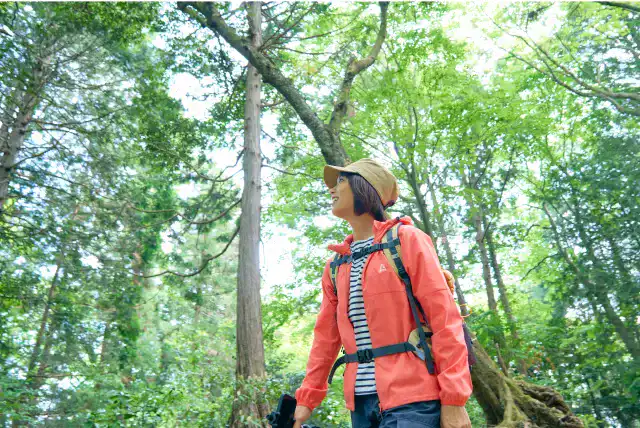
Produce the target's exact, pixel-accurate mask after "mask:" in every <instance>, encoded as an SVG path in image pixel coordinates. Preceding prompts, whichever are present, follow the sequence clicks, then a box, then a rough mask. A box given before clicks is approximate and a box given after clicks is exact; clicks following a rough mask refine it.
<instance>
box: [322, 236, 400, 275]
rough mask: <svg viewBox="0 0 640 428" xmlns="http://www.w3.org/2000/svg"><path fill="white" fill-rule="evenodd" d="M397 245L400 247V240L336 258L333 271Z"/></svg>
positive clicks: (370, 246)
mask: <svg viewBox="0 0 640 428" xmlns="http://www.w3.org/2000/svg"><path fill="white" fill-rule="evenodd" d="M396 245H400V240H399V239H394V240H393V241H389V242H384V243H377V244H371V245H369V246H368V247H365V248H363V249H361V250H358V251H356V252H354V253H352V254H346V255H344V256H342V257H336V258H335V259H333V261H332V262H331V265H330V267H331V268H332V269H333V268H337V267H338V266H340V265H343V264H345V263H352V262H353V261H355V260H358V259H360V258H362V257H365V256H368V255H369V254H371V253H375V252H377V251H383V250H386V249H387V248H394V247H395V246H396Z"/></svg>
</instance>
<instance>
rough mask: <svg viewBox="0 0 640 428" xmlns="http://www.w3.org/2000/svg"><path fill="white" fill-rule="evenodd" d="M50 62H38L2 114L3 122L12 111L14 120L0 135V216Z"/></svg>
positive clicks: (48, 60)
mask: <svg viewBox="0 0 640 428" xmlns="http://www.w3.org/2000/svg"><path fill="white" fill-rule="evenodd" d="M50 60H51V59H50V57H46V58H44V59H41V60H39V61H37V62H36V66H35V67H34V70H33V74H32V76H31V79H30V80H29V81H28V82H27V83H26V86H27V87H26V89H24V90H23V89H16V91H15V92H14V93H13V94H12V96H10V97H7V99H8V102H7V103H6V105H5V106H3V107H4V108H5V109H6V110H7V111H5V112H4V113H5V114H4V119H5V120H6V119H9V118H10V117H12V114H13V112H14V111H15V115H16V116H15V119H14V120H13V121H7V122H5V123H4V124H3V127H2V129H3V132H2V134H0V136H1V137H2V138H1V139H0V155H1V157H0V213H2V212H3V210H4V207H5V204H6V202H7V199H8V198H9V182H10V181H11V173H12V171H13V169H14V168H15V165H16V161H17V159H18V154H19V153H20V150H21V149H22V146H23V144H24V140H25V138H26V135H27V127H28V126H29V124H30V123H31V120H32V118H33V113H34V111H35V109H36V106H37V105H38V103H39V101H40V96H41V92H42V90H43V88H44V85H45V82H46V75H47V73H48V72H49V70H48V68H49V62H50ZM20 84H22V83H20ZM3 104H5V103H3Z"/></svg>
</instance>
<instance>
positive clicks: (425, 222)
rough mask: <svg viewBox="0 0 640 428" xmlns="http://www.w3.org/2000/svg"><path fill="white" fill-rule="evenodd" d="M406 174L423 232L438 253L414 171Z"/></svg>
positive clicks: (429, 218) (436, 240)
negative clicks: (429, 238)
mask: <svg viewBox="0 0 640 428" xmlns="http://www.w3.org/2000/svg"><path fill="white" fill-rule="evenodd" d="M406 172H407V180H408V181H409V186H411V190H412V191H413V196H414V197H415V198H416V205H417V206H418V211H419V212H420V220H421V221H422V224H423V225H424V232H425V233H426V234H427V235H429V236H430V237H431V241H432V242H433V247H434V248H435V249H436V252H438V239H437V236H435V234H434V233H433V222H432V221H431V216H430V215H429V208H428V207H427V202H426V201H425V200H424V195H423V194H422V191H421V190H420V183H418V178H417V174H416V171H415V169H414V168H411V170H408V171H406Z"/></svg>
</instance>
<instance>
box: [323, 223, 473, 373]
mask: <svg viewBox="0 0 640 428" xmlns="http://www.w3.org/2000/svg"><path fill="white" fill-rule="evenodd" d="M401 226H402V223H398V224H396V225H394V226H393V227H391V228H390V229H389V230H388V231H387V233H386V234H385V236H384V237H383V238H382V242H380V243H378V244H373V245H371V246H369V247H367V248H365V249H363V250H360V251H357V252H355V253H353V254H348V255H345V256H341V255H340V254H337V255H336V256H335V258H334V259H333V261H332V262H331V263H330V265H329V268H330V277H331V283H332V285H333V291H334V293H335V295H336V297H337V296H338V289H337V287H336V276H337V274H338V268H339V267H340V266H341V265H343V264H345V263H351V262H352V261H353V260H355V259H358V258H361V257H365V256H368V255H369V254H371V253H374V252H377V251H383V252H384V255H385V256H386V258H387V260H388V261H389V264H390V265H391V266H392V267H393V270H394V271H395V272H396V274H397V275H398V276H399V277H400V279H401V280H402V282H403V283H404V284H405V290H406V292H407V298H408V299H409V306H410V307H411V313H412V315H413V319H414V321H415V323H416V329H415V330H413V331H412V332H411V334H410V335H409V339H408V340H407V342H402V343H399V344H396V345H389V346H384V347H381V348H375V349H365V350H359V351H358V352H356V353H354V354H346V355H343V356H342V357H340V358H338V360H337V361H336V362H335V364H334V366H333V368H332V370H331V374H330V375H329V383H331V380H332V378H333V374H334V372H335V370H336V369H337V368H338V367H339V366H340V365H341V364H344V363H348V362H356V361H357V362H359V363H364V362H370V361H372V360H373V359H374V358H377V357H381V356H384V355H390V354H394V353H398V352H414V353H415V354H416V355H417V356H418V357H419V358H420V359H421V360H423V361H425V364H426V366H427V370H428V371H429V373H430V374H435V369H434V363H433V358H432V356H431V351H430V348H429V345H430V344H431V336H432V335H433V333H432V331H431V329H430V327H429V323H428V321H427V317H426V315H425V313H424V310H423V309H422V305H421V304H420V302H418V300H417V299H416V298H415V296H414V294H413V289H412V287H411V279H410V278H409V274H408V273H407V271H406V269H405V268H404V263H403V262H402V249H401V245H400V237H399V231H400V227H401ZM442 273H443V274H444V277H445V279H446V281H447V286H448V287H449V290H450V291H451V293H452V294H453V293H454V289H455V281H454V277H453V275H452V274H451V272H449V271H448V270H445V269H442ZM418 311H420V314H421V315H422V319H423V320H424V321H425V324H422V325H421V322H420V317H419V315H418ZM462 329H463V332H464V339H465V343H466V345H467V353H468V363H469V369H471V366H472V365H473V364H475V362H476V357H475V353H474V352H473V339H472V336H471V332H470V331H469V328H468V327H467V324H466V323H465V322H464V320H463V322H462Z"/></svg>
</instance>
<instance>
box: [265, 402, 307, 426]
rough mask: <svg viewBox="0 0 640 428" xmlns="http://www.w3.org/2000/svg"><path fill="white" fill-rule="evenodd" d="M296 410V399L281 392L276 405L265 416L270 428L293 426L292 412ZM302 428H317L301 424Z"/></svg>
mask: <svg viewBox="0 0 640 428" xmlns="http://www.w3.org/2000/svg"><path fill="white" fill-rule="evenodd" d="M295 411H296V399H295V398H293V397H292V396H290V395H289V394H282V396H281V397H280V401H278V407H277V408H276V410H274V411H273V412H271V413H270V414H269V415H268V416H267V421H269V425H271V428H293V423H294V422H295V420H294V419H293V414H294V413H295ZM302 428H318V427H311V426H309V425H302Z"/></svg>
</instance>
